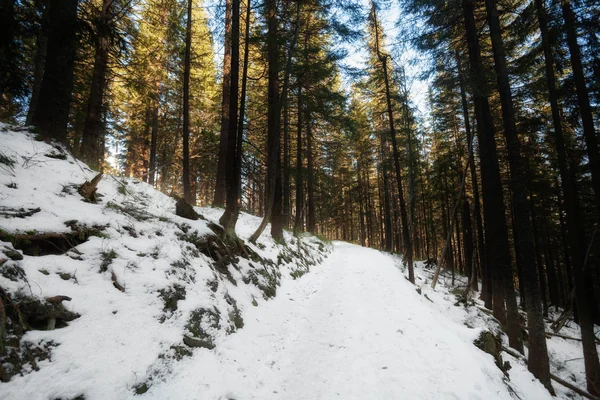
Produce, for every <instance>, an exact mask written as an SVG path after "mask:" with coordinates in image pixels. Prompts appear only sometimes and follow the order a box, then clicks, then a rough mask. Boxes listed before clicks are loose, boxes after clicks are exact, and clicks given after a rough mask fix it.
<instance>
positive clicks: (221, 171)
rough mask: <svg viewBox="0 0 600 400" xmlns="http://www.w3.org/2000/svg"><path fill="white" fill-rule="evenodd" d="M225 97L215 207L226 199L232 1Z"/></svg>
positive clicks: (228, 13)
mask: <svg viewBox="0 0 600 400" xmlns="http://www.w3.org/2000/svg"><path fill="white" fill-rule="evenodd" d="M222 88H223V95H222V101H221V135H220V139H219V161H218V164H217V180H216V184H215V198H214V200H213V206H215V207H223V204H224V203H225V197H226V187H227V184H226V182H225V176H226V172H225V166H226V159H227V140H228V134H229V131H228V129H229V96H230V94H231V0H226V1H225V38H224V42H223V82H222Z"/></svg>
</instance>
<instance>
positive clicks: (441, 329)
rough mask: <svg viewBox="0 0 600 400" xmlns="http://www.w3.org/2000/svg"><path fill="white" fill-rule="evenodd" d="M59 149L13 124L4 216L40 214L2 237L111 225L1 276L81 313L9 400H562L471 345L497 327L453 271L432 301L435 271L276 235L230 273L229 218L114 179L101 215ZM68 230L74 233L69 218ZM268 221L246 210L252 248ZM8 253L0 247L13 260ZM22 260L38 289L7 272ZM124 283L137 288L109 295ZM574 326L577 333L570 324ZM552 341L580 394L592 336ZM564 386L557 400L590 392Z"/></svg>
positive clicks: (105, 187) (25, 340)
mask: <svg viewBox="0 0 600 400" xmlns="http://www.w3.org/2000/svg"><path fill="white" fill-rule="evenodd" d="M11 129H13V130H14V128H11ZM2 130H4V131H2ZM55 153H60V154H62V152H61V150H60V149H59V148H55V149H53V148H52V146H50V145H48V144H45V143H43V142H37V141H35V140H34V138H33V137H32V136H31V135H29V134H27V133H24V132H14V131H10V130H9V129H8V127H7V126H0V161H1V160H2V158H1V156H5V157H9V158H10V159H11V160H13V163H12V165H7V164H3V163H1V162H0V207H2V208H0V211H1V210H3V209H4V208H6V207H12V208H15V207H16V208H21V207H23V208H25V209H29V208H38V207H39V208H40V211H39V212H36V213H34V214H33V215H31V216H28V217H25V218H6V217H2V216H0V229H1V230H2V231H4V232H5V233H6V232H9V233H13V234H14V233H18V232H20V233H24V232H29V233H34V232H31V231H35V233H40V232H57V231H61V232H65V233H71V232H72V228H71V226H82V225H85V226H88V227H89V226H93V225H97V226H102V227H103V228H102V231H101V234H99V235H98V236H90V237H89V238H88V239H87V241H84V242H82V243H81V244H78V245H77V246H76V247H75V248H74V249H73V250H71V251H69V252H67V253H66V254H49V255H37V256H33V255H24V257H23V260H15V261H5V262H4V263H3V264H2V265H0V287H1V288H4V289H5V290H6V291H8V292H9V293H10V294H11V295H12V296H13V297H15V298H16V297H17V296H18V295H19V294H21V295H26V296H29V297H34V298H39V299H42V300H43V299H44V298H46V297H50V296H55V295H67V296H69V297H72V301H70V302H68V303H65V305H66V307H67V308H68V309H69V310H72V311H74V312H77V313H79V314H80V315H81V317H79V318H78V319H76V320H74V321H71V322H69V323H68V325H67V326H66V327H64V328H61V329H56V330H30V331H28V332H27V333H26V334H25V335H24V336H23V337H22V339H21V343H20V349H21V352H22V354H26V348H30V349H31V348H34V349H39V348H45V347H47V348H49V349H50V353H49V356H50V358H49V359H43V357H41V358H39V359H38V360H37V363H36V364H37V365H36V366H37V370H34V369H36V368H34V367H36V366H34V365H33V364H32V363H25V365H23V370H22V371H21V374H18V375H17V376H15V377H13V378H12V380H11V381H10V382H8V383H0V399H11V400H12V399H17V400H20V399H23V400H24V399H40V400H42V399H44V400H45V399H59V398H61V399H75V398H78V399H88V400H91V399H94V400H96V399H97V400H100V399H130V398H141V399H143V398H148V399H190V400H192V399H199V400H200V399H202V400H204V399H209V400H210V399H215V400H216V399H219V400H225V399H230V400H233V399H236V400H250V399H261V400H267V399H273V400H277V399H281V400H288V399H289V400H294V399H298V400H300V399H302V400H304V399H306V400H314V399H357V400H358V399H361V400H362V399H523V400H529V399H550V398H551V396H550V395H549V393H548V392H547V391H546V390H545V389H544V388H543V386H542V385H541V384H540V383H539V382H538V381H537V380H535V379H534V378H533V376H532V375H531V374H530V373H529V372H528V371H527V369H526V366H525V365H524V363H523V362H522V361H520V360H516V359H514V358H512V357H511V356H509V355H507V354H506V353H503V354H502V356H503V359H504V361H509V362H510V364H511V367H512V368H511V369H510V371H509V372H508V376H506V375H505V374H504V373H503V372H502V371H501V370H500V369H498V368H497V367H496V365H495V363H494V359H493V357H492V356H491V355H488V354H486V353H484V352H482V351H481V350H479V349H478V348H476V347H475V346H474V345H473V341H474V340H475V339H476V338H477V337H478V336H479V334H480V332H482V331H483V330H492V331H494V332H495V331H497V330H498V326H497V325H496V323H495V322H494V321H493V319H492V318H491V317H490V316H489V315H487V314H486V313H483V312H482V311H481V310H479V309H478V308H477V307H475V306H469V307H465V306H464V305H463V304H460V303H458V302H457V299H456V297H455V295H454V294H452V293H451V290H450V285H449V282H447V281H446V279H444V278H443V277H442V279H441V282H440V284H439V285H438V287H437V288H436V290H432V289H431V288H430V287H429V284H428V283H429V281H430V280H431V274H432V271H431V270H428V269H427V268H426V267H425V266H424V265H423V264H422V263H417V268H416V278H417V285H416V287H415V286H413V285H412V284H410V283H409V282H408V281H407V279H406V271H405V270H404V268H403V267H402V265H401V261H400V259H399V258H398V257H396V256H392V255H389V254H386V253H383V252H379V251H376V250H372V249H365V248H361V247H359V246H355V245H350V244H347V243H341V242H335V243H334V244H333V247H331V246H330V245H325V244H323V243H322V242H320V241H318V240H317V239H315V238H312V237H309V236H306V237H303V238H302V239H301V240H297V239H296V238H293V237H292V236H291V235H289V234H288V233H286V241H287V243H288V245H287V246H282V245H279V244H276V243H274V242H273V241H272V240H270V239H269V237H268V235H264V236H263V237H262V238H261V239H260V240H259V243H258V244H257V245H256V246H254V245H249V246H250V247H249V249H250V250H252V251H254V252H256V253H257V254H258V255H259V256H260V257H261V258H262V261H261V262H256V261H253V260H248V259H244V258H241V257H240V258H239V259H238V262H237V263H236V264H235V265H227V266H226V268H225V270H223V269H222V268H218V267H217V266H216V263H215V261H214V260H213V259H212V258H211V257H208V256H207V255H205V254H203V253H202V252H199V251H198V249H197V248H195V247H194V245H193V243H192V242H194V240H196V239H194V238H197V237H202V236H203V235H212V234H213V231H212V230H211V228H210V226H209V222H210V221H213V222H214V221H217V220H218V217H219V216H220V213H221V210H218V209H200V208H198V209H197V211H198V212H200V213H201V214H202V215H204V216H205V217H206V220H198V221H190V220H185V219H182V218H179V217H177V216H176V215H174V209H175V201H174V200H173V199H171V198H169V197H167V196H165V195H163V194H161V193H159V192H157V191H155V190H154V189H152V188H151V187H150V186H149V185H146V184H144V183H140V182H138V181H135V180H129V179H122V178H114V177H105V178H104V179H103V180H102V181H101V183H100V185H99V193H101V194H102V195H103V196H104V197H102V198H101V202H100V203H99V204H90V203H85V202H83V201H82V200H81V197H80V196H79V195H78V194H77V192H76V190H75V189H74V188H76V186H77V185H79V184H81V183H82V182H83V181H84V180H86V179H91V178H92V177H93V176H94V172H92V171H90V170H89V169H87V167H86V166H85V165H83V164H82V163H80V162H78V161H77V160H75V159H73V158H72V157H71V156H69V155H66V159H65V160H61V159H60V158H58V159H57V158H53V157H47V156H46V155H47V154H55ZM9 186H10V187H9ZM70 220H77V221H78V224H79V225H73V224H72V223H70V224H69V226H67V225H65V222H66V221H70ZM259 222H260V220H259V219H258V218H256V217H252V216H249V215H246V214H242V215H241V218H240V221H239V222H238V227H237V228H238V229H237V231H238V233H239V235H240V237H241V238H248V237H249V236H250V234H251V233H252V232H253V231H254V229H255V228H256V226H257V225H258V224H259ZM10 250H12V245H11V244H10V243H8V242H5V243H0V260H2V259H7V258H10V257H8V254H9V253H10ZM17 258H18V257H17ZM0 263H1V261H0ZM15 266H17V267H20V268H22V269H23V272H24V274H25V277H26V278H27V280H26V281H25V280H23V279H15V278H14V276H13V275H11V274H7V273H6V271H8V268H14V267H15ZM309 270H310V272H309V273H307V274H305V275H303V273H304V272H307V271H309ZM113 273H114V274H115V276H116V277H117V279H118V281H119V282H120V284H121V285H122V286H124V288H125V291H124V292H121V291H119V290H117V289H116V288H115V287H114V286H113V282H112V274H113ZM300 275H302V276H301V277H300ZM296 277H300V278H299V279H295V278H296ZM457 285H458V286H461V285H462V286H464V285H465V283H464V279H461V278H460V277H459V278H458V281H457ZM182 288H183V290H184V296H183V297H182V296H181V293H182V292H181V290H182ZM417 288H418V289H419V291H420V293H419V292H417V290H415V289H417ZM275 290H276V293H277V296H276V297H274V298H273V297H271V296H272V294H274V291H275ZM472 302H475V303H477V300H476V299H475V298H473V299H472ZM173 305H175V307H173ZM207 310H209V311H211V312H210V313H208V312H207ZM200 311H201V313H200V314H201V315H200V318H196V319H194V316H198V312H200ZM242 319H243V328H241V329H240V322H241V320H242ZM190 321H195V323H196V325H194V324H191V325H192V328H193V329H192V330H194V329H195V328H201V329H200V330H201V333H203V334H206V335H207V336H206V337H207V338H208V340H209V341H210V342H211V344H212V345H214V346H215V347H214V348H212V349H208V348H193V349H192V348H189V347H187V346H186V345H185V344H184V342H183V338H184V337H185V336H194V335H193V334H194V332H191V330H190V326H191V325H190ZM196 333H197V332H196ZM561 333H563V334H565V335H568V336H573V337H577V336H578V335H579V333H578V331H577V328H576V326H575V325H573V324H571V326H568V327H565V328H564V329H563V331H561ZM203 338H204V337H203ZM504 339H505V338H504ZM548 345H549V350H550V354H551V363H552V372H553V373H555V374H557V375H558V376H560V377H561V378H563V379H565V380H568V381H570V382H572V383H573V384H575V385H577V386H579V387H581V388H583V387H585V385H584V375H583V361H582V360H581V357H582V354H581V347H580V346H579V343H578V342H576V341H571V340H565V339H561V338H555V337H553V338H551V339H550V340H549V341H548ZM36 354H37V353H36ZM3 361H6V360H3ZM554 388H555V390H556V391H557V394H558V397H559V398H561V399H569V398H575V399H577V398H579V396H577V395H573V394H572V393H571V392H569V391H568V390H566V389H564V388H562V387H560V386H558V385H557V384H554Z"/></svg>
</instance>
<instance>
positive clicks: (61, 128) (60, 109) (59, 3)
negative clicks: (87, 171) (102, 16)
mask: <svg viewBox="0 0 600 400" xmlns="http://www.w3.org/2000/svg"><path fill="white" fill-rule="evenodd" d="M48 7H50V8H49V23H48V44H47V50H46V65H45V67H44V79H43V80H42V86H41V88H40V97H39V99H38V104H37V106H36V108H35V110H34V113H33V116H32V118H31V122H32V124H33V125H34V126H36V127H37V128H38V129H39V130H40V131H41V132H42V135H43V136H44V137H46V138H48V139H50V138H52V139H56V140H57V141H59V142H62V143H66V142H67V124H68V122H69V110H70V107H71V92H72V90H73V70H74V66H75V46H76V30H77V28H76V26H77V0H50V1H49V5H48Z"/></svg>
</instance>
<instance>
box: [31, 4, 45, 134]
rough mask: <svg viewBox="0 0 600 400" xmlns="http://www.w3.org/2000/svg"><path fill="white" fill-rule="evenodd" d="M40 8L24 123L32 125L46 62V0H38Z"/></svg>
mask: <svg viewBox="0 0 600 400" xmlns="http://www.w3.org/2000/svg"><path fill="white" fill-rule="evenodd" d="M39 4H40V7H43V10H42V20H41V26H40V29H39V31H38V34H37V40H36V50H35V67H34V72H33V88H32V90H31V99H30V100H29V108H28V109H27V117H26V119H25V124H26V125H32V118H33V112H34V111H35V108H36V106H37V103H38V99H39V98H40V89H41V88H42V80H43V79H44V65H45V63H46V50H47V47H48V15H49V6H48V2H47V1H39Z"/></svg>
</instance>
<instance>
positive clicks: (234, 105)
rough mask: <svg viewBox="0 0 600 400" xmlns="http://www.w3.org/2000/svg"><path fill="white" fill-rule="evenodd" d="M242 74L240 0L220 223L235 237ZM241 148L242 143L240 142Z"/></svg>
mask: <svg viewBox="0 0 600 400" xmlns="http://www.w3.org/2000/svg"><path fill="white" fill-rule="evenodd" d="M239 75H240V0H232V2H231V85H230V86H229V90H230V93H229V118H228V121H229V127H228V129H227V131H228V135H227V158H226V163H225V173H226V175H225V182H226V189H227V190H226V205H225V212H224V213H223V215H222V216H221V218H220V219H219V223H220V224H221V225H223V228H225V232H226V233H227V234H228V235H230V236H233V237H235V236H236V234H235V224H236V223H237V219H238V211H239V200H240V199H239V183H238V182H237V180H236V175H237V172H238V170H237V167H236V163H237V159H238V157H237V154H236V153H237V149H238V143H237V139H238V138H237V134H236V132H238V89H239ZM239 146H240V148H241V143H240V144H239ZM240 171H241V170H240Z"/></svg>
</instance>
